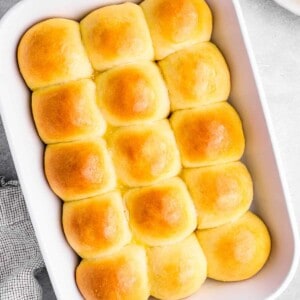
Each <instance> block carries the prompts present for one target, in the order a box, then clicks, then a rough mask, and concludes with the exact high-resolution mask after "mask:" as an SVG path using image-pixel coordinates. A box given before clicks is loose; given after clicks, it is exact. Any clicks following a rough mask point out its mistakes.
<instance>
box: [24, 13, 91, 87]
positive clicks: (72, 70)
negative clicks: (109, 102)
mask: <svg viewBox="0 0 300 300" xmlns="http://www.w3.org/2000/svg"><path fill="white" fill-rule="evenodd" d="M18 63H19V67H20V71H21V73H22V75H23V77H24V79H25V81H26V83H27V85H28V86H29V88H30V89H32V90H35V89H37V88H41V87H45V86H48V85H53V84H57V83H63V82H66V81H70V80H76V79H80V78H87V77H90V76H91V75H92V74H93V69H92V67H91V64H90V62H89V60H88V57H87V55H86V52H85V49H84V48H83V45H82V43H81V37H80V29H79V24H78V23H77V22H75V21H72V20H68V19H61V18H54V19H48V20H45V21H42V22H40V23H38V24H36V25H34V26H32V27H31V28H30V29H29V30H28V31H27V32H26V33H25V34H24V35H23V37H22V39H21V41H20V44H19V47H18Z"/></svg>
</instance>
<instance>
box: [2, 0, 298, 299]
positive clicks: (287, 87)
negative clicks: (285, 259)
mask: <svg viewBox="0 0 300 300" xmlns="http://www.w3.org/2000/svg"><path fill="white" fill-rule="evenodd" d="M223 1H227V0H223ZM16 2H18V0H0V16H1V15H2V14H3V13H4V12H5V11H6V10H7V8H8V7H10V6H12V5H13V3H16ZM240 3H241V6H242V8H243V12H244V16H245V21H246V24H247V28H248V31H249V34H250V40H251V42H252V47H253V50H254V53H255V57H256V60H257V64H258V68H259V73H260V75H261V78H262V83H263V87H264V90H265V92H266V96H267V100H268V104H269V107H270V111H271V117H272V121H273V124H274V128H275V134H276V138H277V142H278V145H279V150H280V153H281V157H282V161H283V165H284V170H285V173H286V177H287V182H288V185H289V188H290V192H291V198H292V201H293V208H294V211H295V213H296V217H297V219H298V220H300V184H299V181H300V167H299V166H300V125H299V121H300V96H299V95H300V17H297V16H295V15H293V14H291V13H289V12H288V11H286V10H284V9H282V8H281V7H279V6H278V5H276V4H275V3H274V2H273V1H271V0H240ZM0 84H1V83H0ZM0 175H4V176H6V177H7V178H16V177H17V176H16V173H15V170H14V167H13V163H12V160H11V156H10V154H9V150H8V146H7V142H6V138H5V134H4V131H3V128H2V124H1V123H0ZM278 221H280V220H278ZM298 224H299V223H298ZM39 279H40V280H41V282H42V283H43V285H44V291H45V294H44V299H49V300H50V299H54V296H53V294H52V293H51V290H50V288H49V285H48V283H47V282H48V281H47V280H48V278H47V275H46V274H43V273H42V274H40V275H39ZM279 299H280V300H298V299H300V270H299V268H298V271H297V273H296V276H295V278H294V280H293V281H292V283H291V284H290V285H289V287H288V289H287V290H286V291H285V292H284V293H283V294H282V295H281V296H280V297H279Z"/></svg>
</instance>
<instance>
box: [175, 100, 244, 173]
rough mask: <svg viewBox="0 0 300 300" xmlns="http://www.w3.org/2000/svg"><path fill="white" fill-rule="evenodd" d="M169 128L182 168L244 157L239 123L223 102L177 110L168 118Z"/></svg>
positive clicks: (237, 117) (242, 137)
mask: <svg viewBox="0 0 300 300" xmlns="http://www.w3.org/2000/svg"><path fill="white" fill-rule="evenodd" d="M171 125H172V127H173V129H174V133H175V137H176V140H177V144H178V147H179V149H180V152H181V159H182V164H183V165H184V167H187V168H194V167H202V166H209V165H215V164H220V163H226V162H230V161H236V160H239V159H240V158H241V156H242V155H243V152H244V148H245V139H244V134H243V128H242V124H241V120H240V118H239V116H238V114H237V112H236V111H235V110H234V109H233V107H232V106H230V105H229V104H228V103H226V102H223V103H216V104H211V105H207V106H203V107H201V108H198V109H193V110H183V111H177V112H175V113H174V114H173V115H172V117H171Z"/></svg>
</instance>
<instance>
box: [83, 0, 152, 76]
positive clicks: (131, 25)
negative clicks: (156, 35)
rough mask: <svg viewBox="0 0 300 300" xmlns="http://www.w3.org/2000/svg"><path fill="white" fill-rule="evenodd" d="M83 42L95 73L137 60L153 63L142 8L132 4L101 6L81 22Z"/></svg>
mask: <svg viewBox="0 0 300 300" xmlns="http://www.w3.org/2000/svg"><path fill="white" fill-rule="evenodd" d="M80 26H81V33H82V39H83V43H84V45H85V47H86V49H87V53H88V55H89V58H90V60H91V62H92V65H93V67H94V68H95V69H96V70H98V71H103V70H106V69H108V68H112V67H115V66H117V65H120V64H125V63H130V62H134V61H138V60H153V56H154V54H153V46H152V41H151V37H150V33H149V29H148V27H147V23H146V20H145V17H144V14H143V11H142V9H141V8H140V7H139V6H138V5H136V4H133V3H124V4H120V5H110V6H106V7H101V8H99V9H97V10H95V11H93V12H92V13H90V14H89V15H88V16H86V17H85V18H84V19H83V20H82V21H81V22H80Z"/></svg>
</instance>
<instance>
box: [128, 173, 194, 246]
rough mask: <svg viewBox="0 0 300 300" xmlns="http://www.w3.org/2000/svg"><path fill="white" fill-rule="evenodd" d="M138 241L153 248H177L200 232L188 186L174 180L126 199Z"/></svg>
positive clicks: (144, 189) (130, 221)
mask: <svg viewBox="0 0 300 300" xmlns="http://www.w3.org/2000/svg"><path fill="white" fill-rule="evenodd" d="M124 200H125V202H126V205H127V208H128V211H129V223H130V227H131V230H132V232H133V234H134V237H135V239H137V240H138V241H140V242H142V243H145V244H147V245H150V246H161V245H168V244H174V243H176V242H179V241H180V240H182V239H184V238H185V237H187V236H188V235H190V234H191V233H192V232H193V231H194V230H195V228H196V225H197V219H196V212H195V208H194V205H193V202H192V200H191V197H190V195H189V193H188V191H187V188H186V186H185V184H184V182H183V181H182V180H181V179H179V178H176V177H175V178H172V179H169V180H166V181H163V182H160V183H158V184H156V185H153V186H150V187H144V188H138V189H133V190H129V191H128V192H127V193H126V194H125V195H124Z"/></svg>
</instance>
